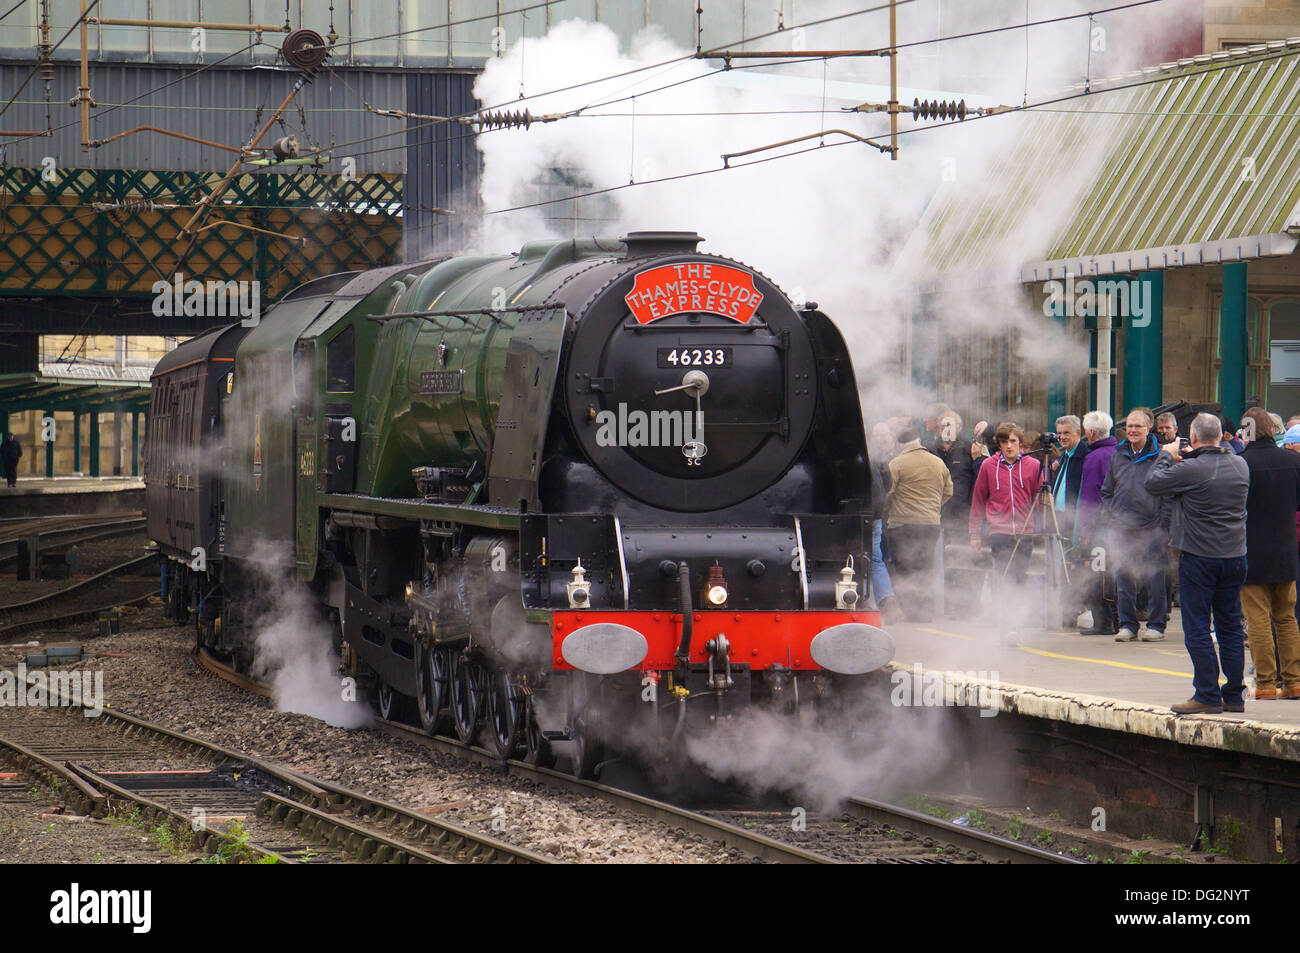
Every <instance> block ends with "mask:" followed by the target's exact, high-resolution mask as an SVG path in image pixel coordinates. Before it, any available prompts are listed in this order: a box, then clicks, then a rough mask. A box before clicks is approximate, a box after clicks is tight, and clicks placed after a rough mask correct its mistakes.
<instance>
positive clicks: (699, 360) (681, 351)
mask: <svg viewBox="0 0 1300 953" xmlns="http://www.w3.org/2000/svg"><path fill="white" fill-rule="evenodd" d="M659 366H660V367H730V366H731V348H729V347H661V348H659Z"/></svg>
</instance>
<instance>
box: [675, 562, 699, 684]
mask: <svg viewBox="0 0 1300 953" xmlns="http://www.w3.org/2000/svg"><path fill="white" fill-rule="evenodd" d="M677 592H678V595H677V603H678V606H679V607H680V608H681V610H682V642H681V644H680V645H679V646H677V661H678V662H679V663H680V664H681V666H682V668H685V667H686V665H687V664H688V663H689V662H690V659H691V622H692V619H693V617H694V614H695V608H694V606H692V605H691V567H690V566H688V565H686V560H682V561H681V562H679V563H678V564H677Z"/></svg>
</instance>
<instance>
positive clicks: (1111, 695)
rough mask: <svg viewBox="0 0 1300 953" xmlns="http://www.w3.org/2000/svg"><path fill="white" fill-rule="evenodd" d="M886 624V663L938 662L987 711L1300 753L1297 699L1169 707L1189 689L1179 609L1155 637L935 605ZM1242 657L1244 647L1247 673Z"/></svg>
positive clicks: (909, 668) (1271, 754) (924, 669)
mask: <svg viewBox="0 0 1300 953" xmlns="http://www.w3.org/2000/svg"><path fill="white" fill-rule="evenodd" d="M889 632H890V634H891V635H893V637H894V641H895V644H896V651H895V661H894V663H893V665H892V666H891V668H892V669H893V671H895V672H898V671H902V672H906V673H913V674H915V673H916V671H917V669H916V668H915V666H918V665H919V666H920V672H921V673H928V672H934V673H936V676H937V675H938V673H941V672H942V673H944V674H943V676H942V678H943V682H944V684H945V686H950V687H951V690H952V691H953V693H954V694H955V696H956V697H958V698H965V699H967V700H968V701H967V703H968V704H978V705H979V706H980V707H981V708H985V709H988V710H990V711H996V712H1003V711H1005V712H1014V713H1018V714H1021V715H1028V716H1031V717H1037V718H1046V719H1051V720H1054V721H1063V722H1069V723H1071V724H1076V725H1087V726H1090V727H1094V728H1102V729H1106V730H1109V731H1120V732H1125V733H1128V734H1134V735H1142V736H1145V737H1149V738H1157V739H1162V740H1166V741H1173V742H1176V743H1178V744H1186V745H1197V746H1201V747H1208V748H1217V749H1222V750H1227V751H1233V752H1239V753H1249V754H1254V755H1259V756H1262V757H1267V758H1274V759H1281V760H1286V761H1300V700H1278V701H1257V700H1255V699H1253V698H1247V699H1246V711H1245V713H1244V714H1243V713H1229V712H1225V713H1224V714H1221V715H1175V714H1174V713H1173V712H1172V711H1171V710H1170V708H1169V706H1170V705H1172V704H1174V703H1176V702H1182V701H1185V700H1187V699H1188V698H1190V697H1191V694H1192V663H1191V659H1190V658H1189V657H1188V655H1187V651H1186V650H1185V649H1184V647H1183V632H1182V620H1181V617H1180V615H1179V612H1178V610H1177V609H1174V610H1172V613H1171V616H1170V620H1169V626H1168V628H1167V629H1166V632H1165V640H1164V641H1163V642H1141V641H1136V642H1116V641H1115V640H1114V636H1101V635H1093V636H1089V635H1080V634H1078V632H1069V631H1063V630H1059V629H1057V630H1051V629H1048V630H1044V629H1042V628H1038V629H1033V628H1025V629H1017V630H1015V632H1014V634H1012V633H1010V632H1009V631H1008V630H1007V629H1006V627H1005V626H1004V625H1002V624H997V623H994V622H992V621H986V620H970V619H961V620H955V619H944V618H942V617H941V616H939V615H937V614H936V616H935V620H934V621H933V622H931V623H907V622H904V623H899V624H896V625H893V626H890V627H889ZM1249 665H1250V655H1249V651H1247V672H1248V673H1249V670H1250V669H1249ZM894 677H895V679H897V677H898V676H894ZM1248 680H1249V678H1248ZM914 682H915V680H914Z"/></svg>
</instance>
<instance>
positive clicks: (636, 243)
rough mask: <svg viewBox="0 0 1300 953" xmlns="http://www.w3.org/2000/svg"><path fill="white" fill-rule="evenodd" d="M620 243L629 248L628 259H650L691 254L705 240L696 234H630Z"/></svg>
mask: <svg viewBox="0 0 1300 953" xmlns="http://www.w3.org/2000/svg"><path fill="white" fill-rule="evenodd" d="M620 241H622V242H623V244H624V245H626V246H627V257H628V258H649V257H651V256H652V255H673V254H677V255H680V254H682V253H683V252H685V253H687V254H689V253H691V252H694V251H695V246H696V245H698V244H699V243H700V242H702V241H704V239H703V238H702V237H701V236H700V235H698V234H696V233H695V232H628V233H627V234H626V235H624V236H623V238H621V239H620Z"/></svg>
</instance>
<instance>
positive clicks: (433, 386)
mask: <svg viewBox="0 0 1300 953" xmlns="http://www.w3.org/2000/svg"><path fill="white" fill-rule="evenodd" d="M701 241H702V239H701V238H700V237H699V236H698V235H695V234H693V233H681V232H633V233H631V234H629V235H627V236H626V237H624V238H622V239H595V238H593V239H585V240H571V241H558V242H557V241H549V242H537V243H532V244H529V245H525V246H524V247H523V248H522V249H521V250H520V251H519V252H518V253H517V254H513V255H506V256H491V257H453V258H447V259H442V260H437V261H425V262H420V263H415V264H407V265H401V266H396V267H390V268H383V269H377V270H374V271H369V272H363V273H353V274H345V275H335V276H330V277H328V278H323V279H319V280H317V281H315V282H309V283H308V284H306V285H303V286H301V287H299V288H297V289H295V290H294V291H293V292H291V293H290V294H289V295H287V296H286V297H285V299H283V300H282V301H281V302H280V303H278V304H277V305H276V306H275V307H274V308H272V309H271V310H270V311H269V312H268V313H267V315H266V316H265V317H264V318H263V319H262V321H261V322H260V323H259V324H258V325H257V326H256V327H253V328H251V329H243V330H242V331H240V332H239V333H238V334H236V333H234V332H233V331H231V330H230V329H225V330H223V331H220V332H214V334H213V335H208V336H206V337H204V338H200V339H196V340H195V341H191V342H188V343H187V344H185V345H183V346H182V347H181V348H179V349H177V352H175V353H174V354H173V355H172V356H170V357H169V359H168V362H167V364H166V366H163V365H160V367H159V370H158V371H157V372H156V374H155V388H154V403H155V407H154V408H153V411H152V414H151V430H150V434H149V440H148V448H149V460H148V465H147V467H146V482H147V485H148V489H147V496H148V500H149V506H150V512H151V524H150V525H151V527H152V526H154V525H155V523H154V522H152V521H153V520H154V507H155V505H156V506H159V507H165V508H167V512H168V513H169V514H172V513H174V514H175V516H174V517H173V516H171V515H169V516H168V517H167V519H166V520H165V521H163V522H165V523H166V524H167V526H171V525H172V524H173V523H183V524H186V525H188V526H189V527H190V530H189V531H187V534H186V535H185V536H184V538H183V539H181V538H180V537H178V536H177V534H176V533H174V532H171V534H170V535H168V534H166V533H157V534H155V538H156V539H158V540H159V545H160V547H161V548H162V549H163V551H164V552H165V553H167V554H168V555H169V556H170V557H171V559H170V561H169V562H168V568H167V569H166V570H165V587H166V588H167V591H168V594H169V595H168V601H167V605H168V611H169V612H172V613H173V615H174V617H175V618H177V619H178V621H185V620H187V619H190V618H193V620H194V622H195V625H196V627H197V630H198V638H199V641H200V642H201V644H203V645H204V646H205V647H207V648H208V649H209V650H210V651H212V652H215V653H218V654H220V655H222V656H224V657H228V658H232V659H234V660H235V661H236V662H237V663H238V664H239V665H240V666H241V667H247V665H248V664H249V663H250V662H251V661H252V659H253V656H254V653H255V652H256V646H255V645H254V644H252V642H253V639H252V636H253V633H254V632H255V631H256V629H257V619H258V618H259V616H260V615H261V614H262V613H264V612H265V611H266V610H267V608H268V605H270V604H273V603H274V601H275V600H276V599H277V598H278V593H279V592H280V591H281V590H280V586H281V584H282V581H281V576H283V577H288V576H294V577H296V580H297V583H298V584H299V585H302V586H305V587H308V588H309V590H310V592H311V593H312V594H313V596H314V598H315V599H316V601H317V602H318V604H319V606H320V611H321V613H322V615H323V618H324V619H325V620H326V622H327V627H328V629H329V630H331V631H332V632H333V639H334V641H335V642H336V645H337V648H338V650H339V652H340V655H341V658H342V661H343V667H344V669H345V670H346V672H347V673H348V674H349V675H351V676H353V677H356V678H358V679H360V680H362V681H364V682H366V683H367V684H369V685H371V686H372V688H373V694H374V698H375V702H376V705H377V706H378V708H379V711H380V713H381V714H382V715H383V716H385V717H400V716H403V715H409V717H411V718H412V719H415V720H418V723H419V724H420V725H421V726H422V727H423V728H424V730H426V731H428V732H430V733H434V732H438V731H442V730H444V729H446V730H450V731H453V732H454V733H455V734H456V735H457V736H458V737H459V738H461V739H462V740H464V741H472V740H474V739H476V738H478V737H480V736H482V737H483V738H484V739H485V740H486V741H487V742H489V743H490V744H492V745H493V746H495V748H496V749H497V750H498V751H499V752H500V753H501V754H503V755H513V754H523V755H526V756H527V757H528V758H529V759H530V760H533V761H535V762H544V761H548V760H550V759H551V758H553V757H554V756H555V755H556V754H562V755H564V756H566V757H567V759H568V761H569V763H570V766H571V768H572V770H574V771H575V772H576V773H578V774H580V775H585V776H590V775H592V773H593V772H594V771H595V769H596V766H597V765H598V764H599V763H600V761H601V760H602V759H603V758H604V757H606V755H607V752H608V751H609V750H610V749H609V746H613V747H618V746H619V745H620V744H621V743H622V742H624V741H625V740H626V739H627V738H628V737H631V736H633V735H635V736H636V737H637V738H639V739H646V738H651V739H660V740H661V741H664V742H666V743H669V744H670V745H671V743H672V741H673V739H679V738H680V736H681V733H682V732H683V731H695V730H710V726H716V725H717V723H718V722H719V721H725V720H726V719H728V718H730V717H732V716H733V715H734V714H735V713H736V712H738V711H740V710H743V709H744V708H745V707H747V706H750V705H773V706H778V707H781V708H784V709H790V710H794V709H797V708H799V707H802V706H808V705H813V704H816V702H817V700H818V699H819V698H822V697H825V696H826V695H827V694H828V693H832V692H834V691H836V690H837V687H839V686H840V684H841V683H844V682H851V681H852V680H853V679H854V678H855V677H857V676H861V675H863V674H865V673H867V672H870V671H873V670H875V669H877V668H879V667H880V666H881V665H883V664H884V663H885V662H887V661H888V660H889V658H890V657H891V655H892V651H893V645H892V642H891V641H890V639H889V636H888V635H887V634H886V633H885V632H883V631H882V630H881V629H880V628H879V616H878V614H877V612H876V611H875V610H874V609H866V608H864V607H863V604H861V603H862V602H863V593H864V591H865V586H863V585H862V581H863V574H862V570H860V569H859V567H863V568H864V569H865V567H867V566H869V556H864V553H869V549H868V547H867V545H865V544H864V531H865V529H866V528H867V522H868V521H869V519H870V508H871V499H870V494H871V480H870V470H869V466H868V460H867V449H866V441H865V434H864V432H863V424H862V413H861V408H860V405H859V399H858V390H857V387H856V384H855V380H854V372H853V366H852V362H851V360H850V356H849V353H848V350H847V348H846V346H845V343H844V340H843V338H842V336H841V334H840V332H839V331H838V330H837V329H836V327H835V325H834V324H832V322H831V321H830V319H829V318H828V317H827V316H826V315H824V314H822V313H821V312H820V311H818V310H817V309H816V306H815V305H809V306H807V307H805V308H803V309H801V310H796V308H795V306H794V305H793V304H792V303H791V302H790V300H789V299H788V298H787V297H786V296H785V295H784V294H783V293H782V292H781V291H780V290H779V289H778V288H777V287H776V286H775V285H774V284H773V283H772V282H770V281H769V280H768V279H767V278H765V277H764V276H763V275H762V274H760V273H759V272H757V271H755V270H754V269H752V268H749V267H748V266H746V265H744V264H742V263H740V262H738V261H735V260H731V259H727V258H723V257H720V256H716V255H710V254H704V253H701V252H699V251H698V250H697V246H698V244H699V243H700V242H701ZM223 335H224V336H223ZM232 349H233V361H230V362H228V363H225V364H221V365H219V366H218V365H213V364H212V363H211V361H212V360H215V359H217V358H221V357H225V356H226V353H225V352H226V351H229V350H232ZM218 352H221V353H218ZM227 368H228V369H227ZM184 371H188V372H189V373H190V374H191V375H196V374H198V373H199V372H200V371H201V372H202V373H203V374H204V375H205V376H204V381H205V382H209V381H216V382H218V385H217V386H212V385H211V384H210V383H207V384H206V386H204V387H201V388H200V389H199V390H198V391H196V392H195V393H196V395H197V399H196V401H195V402H194V403H193V407H192V408H191V412H193V413H197V414H199V415H200V416H199V418H198V419H197V420H194V421H191V422H189V423H184V422H181V421H180V420H179V418H180V417H181V416H183V414H184V413H185V411H184V409H183V408H181V407H179V406H176V405H165V404H164V401H166V400H173V401H174V395H175V394H176V393H177V392H178V388H176V387H169V386H168V383H169V381H168V378H169V375H175V374H180V373H183V372H184ZM168 394H171V395H173V397H171V398H169V397H167V396H166V395H168ZM199 445H201V446H202V447H203V448H205V449H202V450H201V451H198V446H199ZM196 451H198V452H196ZM168 461H171V462H170V463H169V462H168ZM178 461H188V462H189V468H190V470H191V471H193V470H194V469H195V468H196V467H197V469H198V471H199V472H197V473H190V474H189V475H188V476H187V477H186V479H185V480H184V481H180V482H182V483H183V485H184V486H193V487H195V488H197V489H195V490H192V491H191V490H187V489H183V488H178V487H177V486H175V485H173V484H175V483H177V482H178V481H177V480H175V479H173V478H172V476H171V475H172V474H173V473H174V472H176V471H178V470H180V469H182V468H183V467H182V464H181V463H180V462H178ZM195 461H197V462H195ZM200 491H202V492H200ZM160 512H161V510H160ZM158 525H160V526H161V525H163V523H162V522H160V523H159V524H158ZM169 532H170V531H169ZM195 540H198V541H199V542H197V543H195V545H194V546H190V545H189V544H190V543H192V542H194V541H195ZM196 549H198V550H201V551H203V552H205V553H206V559H205V560H204V561H203V562H202V565H201V566H200V565H198V564H196V562H195V560H194V559H193V558H192V554H193V552H194V551H195V550H196ZM268 580H269V581H268Z"/></svg>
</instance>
